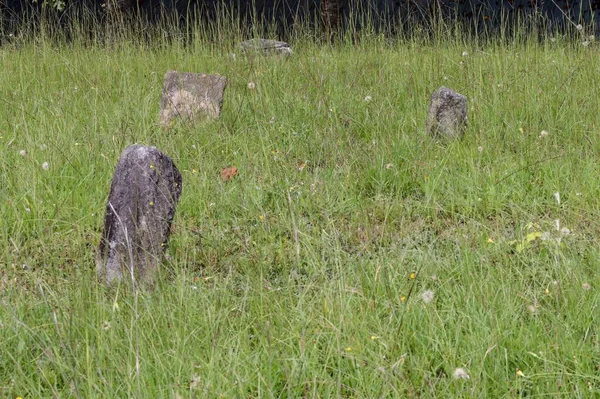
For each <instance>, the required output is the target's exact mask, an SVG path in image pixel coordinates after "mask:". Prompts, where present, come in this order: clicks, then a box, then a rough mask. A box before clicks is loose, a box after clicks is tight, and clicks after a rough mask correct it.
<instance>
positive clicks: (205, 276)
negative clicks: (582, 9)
mask: <svg viewBox="0 0 600 399" xmlns="http://www.w3.org/2000/svg"><path fill="white" fill-rule="evenodd" d="M243 39H245V38H242V37H236V35H234V34H231V35H228V36H227V37H225V38H224V39H223V40H222V41H221V42H215V41H213V40H205V39H204V38H203V36H202V35H201V34H200V32H199V33H198V34H196V35H195V36H193V39H192V40H191V41H189V40H188V41H185V42H184V41H180V40H177V39H173V38H166V39H164V38H161V36H160V34H157V37H156V38H155V39H154V40H151V41H144V40H136V39H135V37H134V36H127V35H125V36H123V37H120V38H118V40H117V39H115V40H112V41H106V42H103V43H95V44H94V43H91V44H90V43H89V42H86V41H81V42H78V41H77V40H75V41H72V42H66V41H58V42H56V41H53V40H48V39H46V38H44V37H43V36H41V37H23V38H17V39H15V40H14V41H12V42H11V43H8V44H5V45H4V46H3V47H1V48H0V65H2V68H0V88H1V93H2V94H1V98H0V103H1V106H0V148H1V149H2V150H1V153H0V154H1V156H0V204H1V206H0V397H4V398H17V397H21V398H45V397H55V398H63V397H65V398H66V397H76V398H126V397H136V398H216V397H223V398H255V397H261V398H262V397H265V398H271V397H278V398H280V397H281V398H300V397H303V398H321V397H322V398H327V397H340V398H382V397H387V398H404V397H406V398H409V397H421V398H434V397H436V398H437V397H439V398H461V397H464V398H484V397H489V398H514V397H555V396H556V397H565V398H566V397H568V398H592V397H599V396H600V342H599V340H600V338H599V334H600V309H599V305H600V291H599V290H600V268H599V264H600V247H599V244H600V221H599V212H600V179H599V178H598V176H599V174H600V165H599V162H598V157H599V155H600V135H599V134H600V108H599V105H598V93H599V92H600V80H599V79H598V76H599V73H600V58H599V56H598V50H599V44H598V43H596V42H595V41H594V40H593V38H590V37H589V33H588V34H586V33H584V32H583V31H582V32H579V34H578V35H574V36H569V37H566V36H560V35H554V36H553V35H548V36H547V37H544V38H543V40H537V38H536V40H533V39H530V38H528V37H526V36H518V37H512V38H511V39H510V40H502V39H498V40H477V38H467V37H461V36H460V35H444V34H441V35H436V36H435V37H433V38H432V37H429V38H427V37H424V36H419V35H415V36H414V37H409V38H398V39H391V38H388V37H385V36H381V35H377V34H374V33H368V32H365V33H364V34H362V36H361V37H360V40H356V38H349V37H346V38H344V39H342V40H341V41H340V42H338V43H337V44H335V45H327V44H323V43H320V42H319V41H318V40H315V39H314V38H312V37H311V36H310V35H298V36H297V37H296V38H295V39H294V40H292V41H291V44H292V46H293V51H294V54H293V55H292V56H291V57H288V58H279V57H254V56H245V55H244V54H241V53H240V50H239V48H238V43H239V41H241V40H243ZM170 69H176V70H179V71H188V72H204V73H218V74H221V75H224V76H226V77H227V79H228V85H227V89H226V91H225V100H224V106H223V112H222V115H221V117H220V118H219V119H217V120H214V121H200V122H198V123H195V124H191V123H187V122H186V123H176V124H174V125H172V126H171V127H170V128H168V129H165V128H163V127H161V126H160V125H159V124H158V113H159V104H160V98H161V90H162V82H163V77H164V75H165V72H166V71H167V70H170ZM440 86H447V87H450V88H452V89H454V90H456V91H458V92H459V93H462V94H464V95H466V96H467V97H468V100H469V126H468V128H467V131H466V134H465V137H464V139H463V140H460V141H453V142H440V141H436V140H433V139H431V138H430V137H428V136H427V135H426V134H425V116H426V111H427V106H428V102H429V97H430V95H431V93H432V92H433V91H435V90H436V89H438V88H439V87H440ZM133 143H143V144H147V145H153V146H156V147H158V148H159V149H161V150H162V151H164V152H165V153H166V154H167V155H169V156H170V157H171V158H172V159H173V160H174V162H175V164H176V165H177V167H178V168H179V170H180V171H181V173H182V175H183V192H182V196H181V200H180V203H179V206H178V208H177V213H176V215H175V219H174V222H173V228H172V234H171V240H170V244H169V248H168V250H167V260H166V261H165V263H164V265H163V267H162V268H161V276H160V278H159V281H158V282H157V284H156V286H155V287H154V289H152V290H143V289H142V290H139V291H138V290H132V289H131V287H130V286H128V285H127V284H122V285H121V286H116V287H105V286H104V285H103V284H101V283H100V282H99V281H98V280H97V279H96V275H95V269H94V268H95V263H94V257H95V251H96V248H97V245H98V243H99V240H100V232H101V228H102V223H103V217H104V211H105V205H106V200H107V196H108V190H109V187H110V181H111V177H112V173H113V171H114V168H115V165H116V162H117V159H118V157H119V155H120V153H121V152H122V151H123V149H124V148H125V147H126V146H128V145H130V144H133ZM232 166H235V167H236V168H237V169H238V174H237V175H236V176H235V177H234V178H233V179H231V181H227V182H226V181H223V180H222V179H221V174H220V173H221V170H222V169H223V168H227V167H232Z"/></svg>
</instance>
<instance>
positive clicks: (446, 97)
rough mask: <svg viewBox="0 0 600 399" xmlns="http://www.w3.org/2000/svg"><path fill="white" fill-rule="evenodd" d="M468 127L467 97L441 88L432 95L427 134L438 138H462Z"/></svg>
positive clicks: (428, 111)
mask: <svg viewBox="0 0 600 399" xmlns="http://www.w3.org/2000/svg"><path fill="white" fill-rule="evenodd" d="M466 127H467V97H465V96H463V95H462V94H458V93H457V92H455V91H453V90H450V89H448V88H447V87H440V88H439V89H438V90H436V91H435V92H434V93H433V94H432V95H431V102H430V103H429V109H428V110H427V121H426V129H427V133H429V134H430V135H432V136H433V137H438V138H440V137H441V138H450V139H454V138H460V137H462V136H463V134H464V131H465V128H466Z"/></svg>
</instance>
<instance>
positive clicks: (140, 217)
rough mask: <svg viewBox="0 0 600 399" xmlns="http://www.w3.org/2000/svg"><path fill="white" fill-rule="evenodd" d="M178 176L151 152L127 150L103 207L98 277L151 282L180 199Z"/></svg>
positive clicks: (150, 149) (160, 156)
mask: <svg viewBox="0 0 600 399" xmlns="http://www.w3.org/2000/svg"><path fill="white" fill-rule="evenodd" d="M181 184H182V181H181V174H180V173H179V170H177V167H176V166H175V165H174V164H173V161H172V160H171V159H170V158H169V157H168V156H166V155H164V154H163V153H162V152H161V151H160V150H158V149H157V148H155V147H146V146H142V145H132V146H129V147H127V148H126V149H125V150H124V151H123V153H122V154H121V157H120V158H119V162H118V163H117V167H116V169H115V174H114V176H113V180H112V183H111V187H110V194H109V197H108V202H107V204H106V216H105V219H104V230H103V232H102V238H101V240H100V245H99V249H98V254H97V258H96V270H97V272H98V275H99V276H100V278H102V279H104V280H105V281H106V282H108V283H110V282H113V281H119V280H121V279H122V278H123V274H124V273H125V276H126V277H129V275H130V273H131V272H132V270H131V268H133V273H134V275H135V278H136V280H137V279H139V280H144V279H147V280H151V279H152V277H153V271H155V270H156V268H157V266H158V264H159V263H160V261H161V260H162V257H163V254H164V250H165V249H166V246H167V242H168V239H169V234H170V229H171V222H172V220H173V217H174V216H175V207H176V205H177V202H178V201H179V196H180V195H181Z"/></svg>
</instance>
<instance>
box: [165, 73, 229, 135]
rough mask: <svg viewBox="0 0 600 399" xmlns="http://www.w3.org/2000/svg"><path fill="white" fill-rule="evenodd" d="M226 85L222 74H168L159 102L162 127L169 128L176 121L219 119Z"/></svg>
mask: <svg viewBox="0 0 600 399" xmlns="http://www.w3.org/2000/svg"><path fill="white" fill-rule="evenodd" d="M226 85H227V78H225V77H224V76H220V75H206V74H201V73H189V72H177V71H168V72H167V73H166V75H165V82H164V86H163V93H162V99H161V101H160V122H161V124H162V125H163V126H168V125H169V124H170V123H171V121H172V120H173V119H174V118H181V119H185V120H189V121H192V120H195V119H198V118H201V117H205V118H209V119H215V118H218V117H219V115H220V114H221V107H222V105H223V93H224V92H225V86H226Z"/></svg>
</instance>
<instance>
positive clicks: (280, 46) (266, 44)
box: [241, 39, 292, 56]
mask: <svg viewBox="0 0 600 399" xmlns="http://www.w3.org/2000/svg"><path fill="white" fill-rule="evenodd" d="M241 46H242V51H243V52H245V53H261V54H264V55H270V54H278V55H284V56H288V55H291V54H292V48H291V47H290V45H289V44H287V43H286V42H280V41H277V40H269V39H251V40H246V41H245V42H242V43H241Z"/></svg>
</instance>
